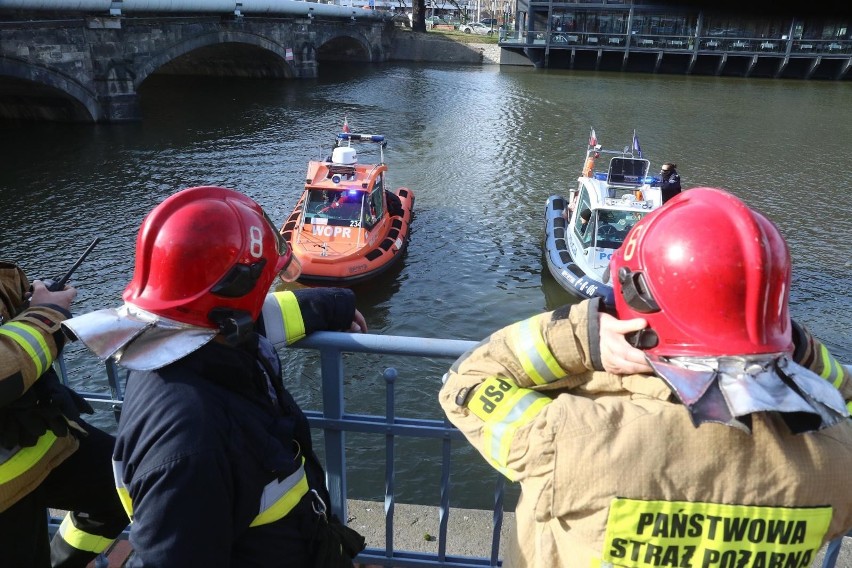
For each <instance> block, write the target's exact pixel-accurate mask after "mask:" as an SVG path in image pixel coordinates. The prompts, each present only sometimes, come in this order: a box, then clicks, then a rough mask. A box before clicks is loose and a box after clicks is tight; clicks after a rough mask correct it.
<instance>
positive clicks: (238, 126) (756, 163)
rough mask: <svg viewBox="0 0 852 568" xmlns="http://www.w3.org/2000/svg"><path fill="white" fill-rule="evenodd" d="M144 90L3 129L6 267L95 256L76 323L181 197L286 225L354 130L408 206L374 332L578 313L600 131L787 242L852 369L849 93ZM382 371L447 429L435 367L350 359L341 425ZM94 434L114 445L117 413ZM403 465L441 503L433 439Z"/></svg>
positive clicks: (439, 76) (378, 78)
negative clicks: (579, 223)
mask: <svg viewBox="0 0 852 568" xmlns="http://www.w3.org/2000/svg"><path fill="white" fill-rule="evenodd" d="M140 93H141V96H142V99H141V101H142V107H143V115H144V119H143V120H142V121H141V122H139V123H133V124H123V125H61V124H24V125H22V124H8V123H7V124H2V125H1V126H0V132H2V136H0V164H2V168H0V205H2V210H3V212H4V216H5V220H4V222H3V225H2V232H0V234H2V249H0V250H2V252H0V257H5V258H13V259H19V260H20V262H21V263H22V264H23V266H24V268H25V269H26V270H27V272H28V273H29V274H30V275H31V276H33V277H34V276H54V275H56V273H58V272H61V271H62V270H64V268H65V267H67V266H68V265H70V263H71V262H72V261H73V260H74V259H75V258H76V257H77V256H78V255H79V254H80V253H81V252H82V251H83V249H84V248H85V247H86V246H87V245H88V243H89V242H90V241H91V240H92V239H93V238H94V237H95V236H100V237H102V239H103V241H102V242H101V243H100V244H99V245H98V247H97V248H96V249H95V251H94V252H93V253H92V255H91V256H90V257H89V258H90V259H89V260H88V261H87V262H86V264H85V265H83V266H82V267H81V268H80V269H79V271H78V273H77V275H76V277H75V279H74V283H75V285H77V286H78V288H79V290H80V295H79V297H78V301H77V303H76V304H75V311H76V313H84V312H87V311H90V310H93V309H97V308H101V307H113V306H117V305H119V303H120V295H121V291H122V290H123V288H124V286H125V284H126V283H127V281H128V280H129V278H130V276H131V274H132V267H133V248H134V240H135V233H136V230H137V228H138V226H139V223H140V221H141V220H142V218H143V216H144V214H145V213H146V212H147V211H148V210H150V209H151V208H152V207H153V206H154V205H156V204H157V203H158V202H160V201H161V200H162V199H163V198H165V197H166V196H167V195H169V194H171V193H173V192H174V191H176V190H178V189H181V188H184V187H189V186H193V185H205V184H212V185H223V186H227V187H231V188H235V189H239V190H241V191H243V192H245V193H247V194H248V195H250V196H252V197H253V198H255V199H256V200H257V201H259V202H260V203H261V204H262V205H264V207H265V208H266V209H267V211H268V212H269V214H270V216H271V217H272V218H273V220H275V221H276V222H277V223H283V221H284V219H285V218H286V217H287V215H288V213H289V212H290V210H291V209H292V207H293V205H294V204H295V202H296V199H297V197H298V196H299V194H300V191H301V188H302V186H303V183H304V176H305V168H306V164H307V161H308V160H309V159H316V158H319V157H321V156H325V155H327V154H328V150H329V148H330V144H331V142H332V141H333V137H334V135H335V134H336V133H337V132H338V131H339V129H340V127H341V125H342V123H343V120H344V117H348V120H349V123H350V125H351V127H352V130H353V132H362V133H373V134H384V135H386V136H387V137H388V140H389V144H388V148H387V151H386V154H385V157H386V161H387V162H388V163H389V165H390V168H391V169H390V175H389V176H388V178H387V179H388V180H389V182H390V185H392V186H405V187H408V188H410V189H411V190H412V191H413V192H414V193H415V196H416V202H415V218H414V222H413V230H412V237H411V242H410V247H409V250H408V252H407V253H406V255H405V257H404V258H403V261H402V263H401V264H400V265H399V266H398V267H397V268H395V269H394V270H392V271H391V272H390V273H388V274H385V275H383V276H382V277H380V278H379V279H378V280H375V281H373V282H371V283H367V284H364V285H361V286H359V287H358V288H356V292H357V294H358V304H359V308H360V309H361V310H362V312H363V313H364V314H365V316H366V318H367V322H368V324H369V326H370V331H371V332H372V333H379V334H392V335H410V336H423V337H443V338H456V339H467V340H479V339H481V338H483V337H485V336H486V335H488V334H489V333H491V332H492V331H494V330H496V329H498V328H500V327H503V326H505V325H508V324H510V323H512V322H514V321H516V320H519V319H522V318H526V317H528V316H530V315H532V314H535V313H538V312H541V311H543V310H549V309H553V308H555V307H557V306H559V305H561V304H564V303H569V302H574V301H575V300H574V299H573V298H572V297H571V296H569V295H568V294H567V293H566V292H564V291H563V290H562V289H561V288H560V287H559V286H558V285H557V284H556V283H555V281H554V280H553V279H552V278H551V277H550V275H549V273H548V272H547V269H546V266H545V265H544V262H543V257H542V252H541V245H542V238H543V225H544V220H543V211H544V203H545V200H546V199H547V197H548V196H549V195H551V194H553V193H564V192H566V190H567V189H568V188H569V187H571V186H573V185H574V184H575V183H576V177H577V175H578V173H579V171H580V167H581V165H582V161H583V158H584V152H585V145H586V141H587V140H588V135H589V128H590V127H594V128H595V130H596V133H597V136H598V139H599V141H600V142H601V143H602V144H603V145H604V146H606V147H618V146H621V145H628V144H629V143H630V142H631V137H632V133H633V130H634V129H636V132H637V135H638V137H639V141H640V144H641V147H642V150H643V154H644V157H647V158H649V159H650V160H651V163H652V168H655V167H658V166H659V165H660V163H661V162H663V161H673V162H675V163H677V164H678V169H679V171H680V173H681V176H682V179H683V184H684V187H685V188H689V187H696V186H701V185H708V186H716V187H724V188H727V189H730V190H732V191H733V192H735V193H736V194H737V195H739V196H740V197H741V198H742V199H744V200H745V201H746V202H748V203H749V204H750V205H752V206H753V207H756V208H757V209H759V210H761V211H763V212H764V213H765V214H766V215H768V216H769V217H770V218H771V219H773V220H774V221H775V222H776V223H777V224H778V225H779V227H780V229H781V231H782V233H783V234H784V235H785V236H786V238H787V239H788V242H789V244H790V248H791V252H792V256H793V260H794V269H793V290H792V313H793V316H794V317H795V318H796V319H797V320H798V321H800V322H802V323H804V324H806V325H807V326H808V327H809V328H810V329H811V330H812V331H813V332H814V333H815V334H816V335H818V336H819V337H820V338H821V339H823V340H824V342H825V343H826V344H827V345H828V347H829V348H830V349H831V350H832V352H834V353H835V354H836V355H837V356H838V357H839V358H841V359H842V360H844V361H845V362H847V363H849V362H852V343H850V336H852V334H850V331H849V322H850V312H852V293H850V283H849V282H850V280H849V273H850V270H852V262H850V258H852V244H850V238H852V207H850V199H852V167H850V165H849V148H850V146H852V89H850V87H849V85H848V84H845V83H843V82H838V81H831V82H818V81H783V80H761V79H752V80H746V79H738V78H716V77H689V76H668V75H644V74H619V73H594V72H571V71H557V70H533V69H529V68H520V67H504V68H500V67H498V66H482V67H479V66H455V65H428V66H424V65H414V64H383V65H372V66H364V67H361V66H350V67H332V66H330V65H326V64H324V65H323V68H322V69H321V70H320V77H319V78H318V79H316V80H310V81H298V82H297V81H251V80H233V79H211V78H191V79H190V78H179V77H169V78H165V77H163V78H160V77H152V78H151V79H149V80H148V81H146V83H145V84H144V85H143V86H142V88H141V89H140ZM362 161H366V162H369V161H370V160H369V159H368V157H367V156H363V157H362ZM653 171H656V170H653ZM695 300H696V301H700V298H696V299H695ZM67 355H68V359H69V367H70V369H71V373H72V380H73V382H74V384H75V385H76V386H77V387H79V388H80V389H83V390H99V389H102V388H103V373H102V368H101V367H99V366H98V365H97V363H96V361H93V360H92V359H91V358H90V357H87V356H86V354H85V353H84V351H83V350H82V348H81V347H80V346H79V345H74V344H72V345H69V347H68V348H67ZM284 358H285V362H286V365H287V369H288V378H287V381H288V385H289V386H290V388H291V390H293V391H294V393H296V396H297V398H298V399H299V401H300V402H301V403H302V404H303V405H305V406H306V407H308V408H317V407H318V400H319V381H318V378H317V373H318V363H317V359H316V357H314V356H313V354H311V353H309V352H305V351H302V350H288V351H287V352H286V353H284ZM389 363H392V364H395V365H398V366H399V368H400V373H401V378H400V380H399V383H398V386H399V389H400V391H401V393H400V400H399V403H398V414H400V415H408V416H411V415H416V416H429V417H440V416H441V414H440V410H439V407H438V404H437V402H436V393H437V390H438V388H439V385H440V378H441V375H442V374H443V373H444V371H445V370H446V368H447V367H448V365H449V363H450V362H448V361H442V360H438V361H423V360H417V361H412V360H402V359H400V360H394V361H390V362H389V361H388V360H384V359H381V358H379V357H376V356H372V357H368V356H356V355H351V356H347V359H346V364H347V372H346V389H347V390H346V400H347V409H348V410H349V411H351V412H383V406H382V403H381V401H383V395H382V394H381V392H382V391H381V389H382V381H381V378H380V374H381V370H382V369H383V368H384V367H385V366H386V365H387V364H389ZM376 401H380V402H376ZM94 421H95V422H96V423H97V424H99V425H101V426H102V427H104V428H106V429H109V430H114V423H113V422H112V418H111V415H110V414H109V413H106V412H104V413H99V414H98V415H97V416H96V417H95V418H94ZM382 444H383V441H382V440H381V439H369V438H366V437H364V438H359V437H356V436H352V437H351V438H350V439H349V444H348V447H349V448H350V453H349V454H348V455H347V457H348V459H349V462H350V465H351V466H353V467H354V468H355V470H356V473H355V474H354V475H353V476H352V477H350V494H351V496H352V497H359V498H375V499H379V498H381V495H382V491H383V480H382V477H383V476H382V475H381V474H380V473H374V472H381V471H383V465H382V463H383V462H381V461H378V460H381V459H382V458H383V455H384V454H383V445H382ZM457 451H458V452H459V453H460V454H462V458H461V459H463V460H466V461H467V463H469V466H467V475H466V474H465V472H462V473H461V475H456V476H455V477H454V479H453V483H454V486H460V489H457V490H456V491H455V493H456V495H457V496H461V499H460V500H459V501H455V504H458V505H461V506H487V504H488V502H489V499H490V495H491V489H492V487H493V483H492V482H491V480H492V479H493V478H494V477H493V475H491V473H489V470H488V469H487V466H484V465H483V464H482V460H481V458H479V457H478V456H475V455H473V453H472V452H471V451H470V449H469V448H466V447H460V448H458V450H457ZM400 454H401V455H400V457H399V460H398V463H397V466H398V467H399V477H398V481H397V482H398V484H399V486H400V488H401V490H402V496H401V498H402V499H403V500H405V501H415V502H416V501H424V502H425V501H431V502H435V501H436V500H437V495H438V484H439V476H438V475H439V474H438V473H437V470H436V467H435V465H434V464H436V463H437V462H438V459H439V446H438V445H437V443H436V444H434V445H430V444H426V443H424V444H423V445H419V444H418V445H410V446H407V447H402V448H400ZM405 479H408V480H409V481H410V482H409V483H408V484H407V486H404V485H405V484H404V483H402V481H403V480H405ZM483 479H485V480H486V481H482V480H483Z"/></svg>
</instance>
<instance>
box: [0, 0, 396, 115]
mask: <svg viewBox="0 0 852 568" xmlns="http://www.w3.org/2000/svg"><path fill="white" fill-rule="evenodd" d="M0 5H2V3H1V2H0ZM315 6H322V5H315ZM357 12H364V11H363V10H357ZM4 16H5V14H4ZM59 17H61V16H57V15H55V14H54V15H53V16H52V17H49V18H48V17H45V15H44V14H38V17H37V18H36V19H33V18H31V17H29V18H28V17H26V16H22V15H21V14H16V15H15V17H14V18H9V17H0V117H6V118H23V119H43V120H60V121H82V122H121V121H130V120H138V119H140V118H141V115H140V107H139V97H138V94H137V89H138V88H139V86H140V85H141V84H142V83H143V82H144V81H145V79H147V78H148V77H149V76H151V75H152V74H155V73H171V74H200V75H220V76H239V77H258V78H261V77H262V78H284V79H303V78H315V77H316V76H317V69H318V65H319V64H320V62H322V61H359V62H382V61H387V60H388V59H389V54H390V48H391V42H392V37H393V35H394V30H395V28H394V25H393V23H392V22H391V21H390V20H388V19H381V18H361V17H356V16H355V11H353V12H352V14H351V15H349V16H342V15H341V16H321V15H320V16H315V15H313V13H312V12H309V13H308V14H307V15H305V16H298V15H291V16H287V15H284V16H280V15H279V16H278V17H273V16H269V15H264V16H243V15H241V14H239V13H236V14H234V13H232V14H228V15H224V16H223V15H193V16H191V17H190V16H186V15H180V16H176V15H174V14H168V15H143V16H142V17H137V16H134V17H129V16H127V15H118V16H106V15H103V16H92V15H86V16H81V15H79V14H78V15H76V16H74V17H70V19H69V15H68V14H65V15H64V18H65V19H59Z"/></svg>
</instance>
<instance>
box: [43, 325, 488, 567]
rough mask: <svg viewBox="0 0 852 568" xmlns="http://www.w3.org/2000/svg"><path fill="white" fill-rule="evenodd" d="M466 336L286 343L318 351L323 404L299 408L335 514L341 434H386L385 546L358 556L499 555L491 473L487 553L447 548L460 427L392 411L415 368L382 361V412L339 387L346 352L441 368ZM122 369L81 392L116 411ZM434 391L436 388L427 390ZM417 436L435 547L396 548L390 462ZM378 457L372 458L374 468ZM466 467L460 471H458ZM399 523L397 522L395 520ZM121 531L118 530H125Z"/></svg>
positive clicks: (343, 512) (422, 561)
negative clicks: (316, 435)
mask: <svg viewBox="0 0 852 568" xmlns="http://www.w3.org/2000/svg"><path fill="white" fill-rule="evenodd" d="M474 344H475V343H474V342H472V341H461V340H453V339H427V338H420V337H402V336H385V335H372V334H348V333H337V332H317V333H314V334H312V335H310V336H309V337H307V338H305V339H303V340H301V341H299V342H298V343H296V344H294V345H293V346H292V347H291V348H290V349H293V348H297V349H310V350H316V351H318V352H319V357H320V369H321V376H322V378H321V385H322V392H321V398H322V409H321V410H319V411H312V410H306V411H305V414H306V415H307V416H308V419H309V420H310V422H311V426H312V428H314V429H316V430H319V431H321V432H322V433H323V440H324V442H323V449H324V454H325V455H324V461H325V466H326V478H327V482H328V487H329V493H330V496H331V501H332V503H331V508H332V511H333V512H334V513H335V514H337V516H338V517H339V518H341V519H347V518H348V517H347V499H346V495H347V483H348V480H349V476H348V475H347V469H348V468H347V463H346V434H347V433H368V434H374V435H378V436H379V437H380V438H384V446H385V447H384V453H385V460H384V461H385V463H384V477H385V479H384V483H385V494H384V517H385V546H384V548H375V547H371V546H370V543H369V542H368V543H367V544H368V547H367V549H366V550H364V551H363V552H362V553H361V554H360V555H359V556H358V559H357V562H361V563H363V564H367V565H379V566H389V567H391V566H392V567H396V568H426V567H435V566H446V567H458V568H476V567H483V566H490V567H497V566H500V565H501V564H502V563H501V561H500V560H499V549H500V531H501V528H502V522H503V497H504V481H503V479H504V478H503V477H502V476H500V475H497V474H496V473H495V480H496V481H495V490H494V506H493V509H492V512H491V513H492V531H491V543H490V547H488V549H490V554H489V555H488V556H487V557H476V556H459V555H451V554H449V553H448V552H447V543H448V526H449V519H450V516H451V515H452V514H453V508H452V507H451V506H450V476H451V472H452V471H453V470H454V469H455V471H457V472H459V464H458V463H454V460H453V459H452V453H451V448H452V446H453V444H454V443H455V444H459V445H461V444H467V442H466V441H465V440H464V437H463V436H462V435H461V433H460V432H459V431H458V430H457V429H456V428H455V427H453V426H452V425H451V424H449V423H448V422H447V421H446V419H443V418H441V419H427V418H416V417H406V416H397V415H396V406H397V405H396V402H397V385H398V384H403V385H406V383H408V381H411V383H408V384H407V385H406V386H403V387H402V388H408V389H414V388H417V385H416V384H414V383H415V382H416V381H422V380H423V378H422V377H418V376H401V375H400V374H399V373H398V371H397V369H396V368H394V367H389V368H386V369H384V371H383V373H382V376H383V379H384V383H385V412H384V414H383V415H369V414H354V413H350V412H347V410H346V406H345V399H344V396H343V393H344V374H345V370H346V369H345V366H344V354H345V353H370V354H379V355H388V356H412V357H425V358H429V359H434V358H438V359H446V360H447V361H448V363H447V368H449V364H450V363H451V362H452V360H454V359H456V358H458V357H459V356H460V355H461V354H463V353H464V352H465V351H467V350H468V349H470V348H471V347H473V345H474ZM57 366H58V370H59V372H60V375H61V376H62V378H63V380H67V369H66V365H65V361H64V360H63V359H61V358H60V359H59V360H58V361H57ZM124 375H125V373H124V372H123V371H119V370H118V368H117V367H116V365H115V364H114V363H112V362H111V361H108V362H107V363H106V382H107V384H108V387H109V388H108V390H109V392H103V393H95V392H81V394H82V395H83V396H84V397H85V398H86V399H87V400H89V401H90V402H92V403H93V405H94V406H96V407H97V408H104V407H106V408H108V409H112V410H114V411H115V413H116V417H117V416H118V413H119V412H120V409H121V404H122V399H123V393H124V382H123V377H124ZM433 396H434V397H437V392H435V393H434V394H433ZM416 439H432V440H439V441H440V445H441V457H440V470H441V473H440V476H441V480H440V498H439V503H437V504H436V505H437V507H438V511H439V514H438V519H439V527H438V535H436V536H437V553H428V552H417V551H410V550H397V549H395V548H394V536H395V534H396V532H395V524H394V509H395V505H396V504H397V493H396V485H395V480H396V468H395V463H396V462H397V454H398V452H397V449H398V448H399V447H400V446H401V445H404V444H406V442H411V441H413V440H416ZM380 468H381V464H376V468H375V470H376V471H380ZM459 474H460V475H464V472H463V471H461V472H459ZM60 521H61V519H57V518H51V519H50V520H49V523H50V525H51V530H52V531H55V530H56V528H57V527H58V525H59V522H60ZM397 528H398V527H397ZM127 536H128V535H127V533H125V534H124V537H125V538H127Z"/></svg>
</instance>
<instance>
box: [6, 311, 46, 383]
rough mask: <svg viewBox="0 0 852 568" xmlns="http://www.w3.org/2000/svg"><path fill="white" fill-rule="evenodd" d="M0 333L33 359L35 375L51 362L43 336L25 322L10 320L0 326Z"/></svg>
mask: <svg viewBox="0 0 852 568" xmlns="http://www.w3.org/2000/svg"><path fill="white" fill-rule="evenodd" d="M0 335H5V336H6V337H9V338H10V339H12V340H13V341H14V342H15V343H17V344H18V345H20V346H21V349H23V350H24V351H26V353H27V355H29V356H30V358H31V359H32V360H33V364H34V365H35V368H36V376H39V377H40V376H41V374H42V373H44V371H45V370H46V369H47V367H48V365H50V362H51V355H50V348H49V347H48V346H47V342H46V341H45V340H44V336H43V335H42V334H41V333H39V332H37V331H34V330H33V328H32V327H30V326H29V325H27V324H25V323H21V322H17V321H10V322H9V323H7V324H6V325H4V326H3V327H0Z"/></svg>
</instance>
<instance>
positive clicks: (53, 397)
mask: <svg viewBox="0 0 852 568" xmlns="http://www.w3.org/2000/svg"><path fill="white" fill-rule="evenodd" d="M33 388H35V389H36V392H37V393H38V396H39V401H40V403H41V404H45V405H50V406H53V407H55V408H57V409H58V410H59V411H60V412H61V413H62V414H63V415H65V417H66V418H68V419H69V420H79V418H80V414H81V413H82V414H94V413H95V409H94V408H92V405H91V404H89V402H88V401H87V400H86V399H85V398H83V397H82V396H80V395H79V394H77V393H76V392H74V389H72V388H70V387H67V386H65V385H63V384H62V382H61V381H60V380H59V376H58V375H57V374H56V371H54V370H53V369H52V368H51V369H48V370H47V371H45V373H44V374H43V375H42V376H41V377H39V378H38V381H36V384H35V386H34V387H33Z"/></svg>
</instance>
